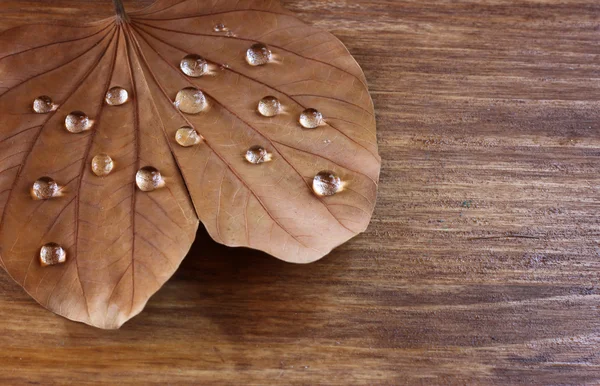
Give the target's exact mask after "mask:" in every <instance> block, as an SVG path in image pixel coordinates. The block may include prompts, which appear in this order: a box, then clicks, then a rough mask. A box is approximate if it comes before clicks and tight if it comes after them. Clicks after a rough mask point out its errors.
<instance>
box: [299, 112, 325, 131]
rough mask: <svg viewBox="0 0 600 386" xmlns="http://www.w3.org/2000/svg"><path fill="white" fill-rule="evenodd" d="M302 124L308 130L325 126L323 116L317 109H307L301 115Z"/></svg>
mask: <svg viewBox="0 0 600 386" xmlns="http://www.w3.org/2000/svg"><path fill="white" fill-rule="evenodd" d="M300 124H301V125H302V127H304V128H306V129H315V128H317V127H319V126H321V125H322V124H323V114H321V113H320V112H318V111H317V110H315V109H306V110H304V111H303V112H302V114H300Z"/></svg>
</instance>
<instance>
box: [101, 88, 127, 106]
mask: <svg viewBox="0 0 600 386" xmlns="http://www.w3.org/2000/svg"><path fill="white" fill-rule="evenodd" d="M104 99H105V100H106V103H107V104H109V105H111V106H121V105H123V104H125V103H127V101H128V100H129V93H128V92H127V90H125V89H124V88H123V87H113V88H111V89H110V90H108V91H107V92H106V97H105V98H104Z"/></svg>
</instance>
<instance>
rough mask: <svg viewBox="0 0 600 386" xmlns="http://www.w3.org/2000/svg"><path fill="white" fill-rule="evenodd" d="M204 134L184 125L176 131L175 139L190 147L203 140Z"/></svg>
mask: <svg viewBox="0 0 600 386" xmlns="http://www.w3.org/2000/svg"><path fill="white" fill-rule="evenodd" d="M202 139H203V138H202V136H201V135H200V134H198V132H197V131H196V130H194V128H192V127H189V126H184V127H182V128H180V129H179V130H177V133H175V140H176V141H177V143H178V144H180V145H181V146H183V147H190V146H194V145H197V144H199V143H200V142H202Z"/></svg>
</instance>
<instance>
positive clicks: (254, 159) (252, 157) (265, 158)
mask: <svg viewBox="0 0 600 386" xmlns="http://www.w3.org/2000/svg"><path fill="white" fill-rule="evenodd" d="M270 160H271V154H270V153H269V152H268V151H267V150H266V149H265V148H264V147H262V146H252V147H251V148H250V149H248V151H247V152H246V161H248V162H250V163H251V164H262V163H263V162H269V161H270Z"/></svg>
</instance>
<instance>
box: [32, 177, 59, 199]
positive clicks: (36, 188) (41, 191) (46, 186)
mask: <svg viewBox="0 0 600 386" xmlns="http://www.w3.org/2000/svg"><path fill="white" fill-rule="evenodd" d="M59 194H60V186H58V184H57V183H56V181H54V180H53V179H52V178H50V177H41V178H39V179H37V180H36V181H35V182H34V183H33V186H32V187H31V196H32V197H33V198H34V199H36V200H49V199H51V198H52V197H56V196H58V195H59Z"/></svg>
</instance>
